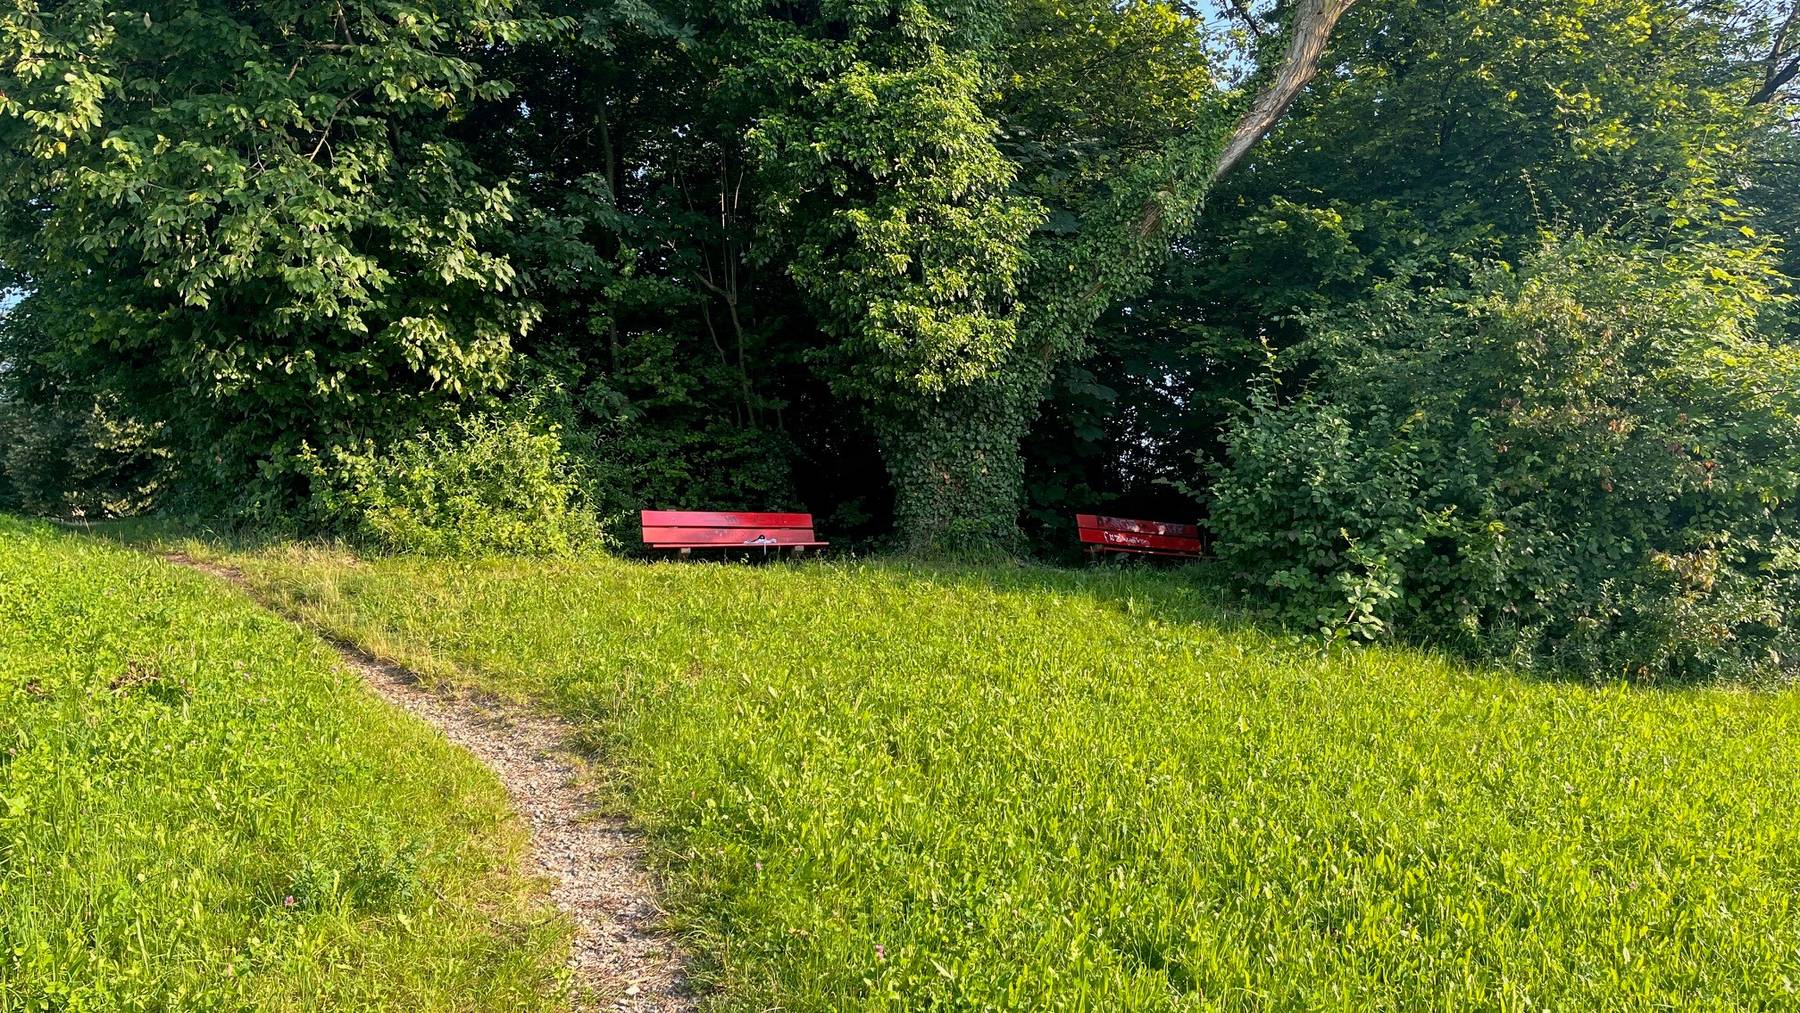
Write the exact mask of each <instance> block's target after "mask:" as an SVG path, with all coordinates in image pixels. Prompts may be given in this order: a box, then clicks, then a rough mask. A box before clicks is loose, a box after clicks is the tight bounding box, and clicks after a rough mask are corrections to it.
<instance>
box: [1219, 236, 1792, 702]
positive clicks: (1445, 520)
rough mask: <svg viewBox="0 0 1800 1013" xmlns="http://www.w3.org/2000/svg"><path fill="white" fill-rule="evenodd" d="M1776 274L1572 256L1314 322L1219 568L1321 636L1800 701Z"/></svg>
mask: <svg viewBox="0 0 1800 1013" xmlns="http://www.w3.org/2000/svg"><path fill="white" fill-rule="evenodd" d="M1764 267H1765V262H1764V260H1763V259H1762V258H1761V257H1759V256H1757V255H1755V254H1753V253H1744V252H1741V251H1731V250H1722V249H1717V248H1707V249H1702V250H1687V251H1674V252H1659V253H1652V252H1647V251H1642V250H1624V249H1619V248H1617V247H1615V246H1613V245H1611V244H1608V243H1605V242H1601V241H1597V240H1592V239H1575V240H1570V241H1567V242H1562V243H1558V244H1555V245H1552V246H1549V247H1547V248H1546V249H1544V250H1543V251H1542V252H1540V253H1539V254H1537V255H1536V256H1534V257H1532V258H1530V259H1529V260H1527V261H1526V262H1525V263H1524V264H1522V265H1521V266H1520V267H1519V268H1518V269H1516V270H1515V269H1512V268H1509V267H1506V266H1504V265H1497V266H1489V267H1485V268H1482V269H1480V270H1478V271H1477V272H1476V273H1475V275H1474V278H1473V281H1472V282H1471V284H1470V285H1469V286H1468V287H1466V288H1460V289H1441V288H1440V289H1427V290H1423V291H1418V290H1413V291H1396V292H1393V293H1387V294H1383V295H1381V296H1379V297H1377V298H1376V299H1375V300H1373V301H1372V302H1371V303H1370V304H1369V305H1366V306H1363V307H1360V308H1358V309H1356V310H1354V311H1351V312H1347V313H1343V314H1340V315H1337V316H1335V317H1333V318H1329V319H1324V320H1319V321H1315V322H1314V327H1313V330H1312V337H1311V338H1310V339H1309V340H1308V341H1307V342H1306V343H1305V344H1304V345H1303V346H1301V347H1300V348H1299V349H1297V350H1296V352H1295V354H1294V357H1293V358H1291V359H1289V360H1287V361H1285V362H1283V363H1281V364H1279V366H1278V372H1279V373H1280V374H1281V375H1282V376H1283V377H1284V378H1287V379H1290V380H1291V379H1294V378H1304V379H1305V386H1304V388H1303V389H1302V390H1301V392H1300V393H1299V395H1298V396H1296V397H1294V398H1292V399H1290V400H1289V401H1287V402H1285V403H1282V402H1280V401H1278V400H1277V399H1276V397H1275V396H1274V390H1275V388H1273V387H1271V388H1270V389H1269V390H1266V391H1264V392H1262V393H1260V394H1259V395H1258V396H1257V397H1256V398H1255V399H1253V402H1252V404H1251V407H1250V411H1249V412H1248V413H1247V414H1246V416H1245V417H1244V418H1243V419H1242V420H1241V421H1240V422H1239V423H1238V424H1237V425H1236V426H1234V427H1233V429H1232V430H1231V432H1230V433H1229V434H1228V438H1227V445H1228V464H1227V465H1226V467H1225V468H1224V470H1223V472H1222V474H1220V475H1219V476H1218V481H1217V483H1216V485H1215V488H1214V495H1215V497H1216V504H1217V505H1216V509H1215V513H1214V518H1213V524H1214V527H1215V528H1216V529H1217V531H1218V534H1219V549H1220V554H1221V556H1222V557H1223V558H1224V560H1225V561H1226V562H1227V563H1228V564H1229V565H1230V566H1231V568H1232V570H1233V571H1234V572H1235V573H1237V574H1238V575H1239V576H1240V578H1241V579H1243V580H1244V581H1245V582H1246V583H1247V584H1248V585H1250V586H1251V587H1252V588H1254V589H1255V590H1257V591H1259V592H1262V593H1265V594H1267V595H1269V596H1270V597H1271V598H1272V599H1273V600H1274V601H1275V602H1277V603H1278V606H1279V608H1280V609H1281V610H1282V612H1283V614H1284V616H1285V617H1286V618H1287V619H1289V620H1291V621H1294V622H1297V623H1303V624H1305V625H1307V626H1309V627H1320V628H1325V629H1327V630H1329V631H1333V632H1337V633H1340V634H1344V635H1351V636H1357V637H1363V638H1373V637H1376V636H1383V635H1388V634H1399V635H1402V636H1406V637H1409V638H1412V639H1420V640H1427V641H1433V642H1438V643H1442V644H1445V645H1448V646H1452V647H1455V648H1458V649H1462V650H1466V651H1472V652H1477V653H1482V654H1489V655H1496V654H1497V655H1504V656H1508V657H1510V658H1513V659H1515V660H1519V661H1522V662H1526V663H1529V664H1536V665H1544V666H1549V667H1554V668H1558V669H1564V670H1574V671H1581V672H1587V673H1594V674H1600V673H1610V674H1619V675H1628V676H1630V677H1634V678H1639V679H1645V680H1660V679H1671V678H1697V677H1708V676H1730V677H1736V678H1748V679H1759V678H1766V677H1770V676H1775V675H1785V674H1788V673H1791V672H1792V671H1793V670H1794V668H1795V661H1794V658H1795V655H1796V652H1797V651H1800V633H1797V632H1796V630H1795V629H1794V624H1793V623H1792V622H1791V617H1793V616H1794V614H1795V611H1796V609H1797V608H1800V565H1797V564H1800V548H1797V544H1800V543H1797V542H1796V540H1795V538H1796V534H1797V533H1800V515H1797V512H1796V506H1795V504H1796V497H1797V489H1800V422H1797V421H1796V420H1797V417H1800V416H1797V413H1800V349H1796V348H1794V347H1792V346H1791V345H1786V344H1782V343H1777V342H1773V341H1769V340H1765V339H1764V338H1762V337H1760V336H1759V331H1758V321H1759V320H1761V319H1765V318H1767V317H1768V316H1769V315H1770V314H1769V313H1768V310H1769V308H1770V307H1771V306H1777V305H1779V304H1780V303H1781V300H1780V299H1779V298H1777V297H1776V295H1775V294H1774V293H1773V292H1772V291H1771V290H1770V289H1769V287H1768V286H1767V283H1766V281H1765V278H1766V277H1768V276H1767V275H1766V274H1765V273H1764Z"/></svg>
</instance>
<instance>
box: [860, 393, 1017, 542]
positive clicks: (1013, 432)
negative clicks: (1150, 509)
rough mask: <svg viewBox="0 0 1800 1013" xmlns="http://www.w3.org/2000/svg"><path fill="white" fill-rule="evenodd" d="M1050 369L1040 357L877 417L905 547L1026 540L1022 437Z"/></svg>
mask: <svg viewBox="0 0 1800 1013" xmlns="http://www.w3.org/2000/svg"><path fill="white" fill-rule="evenodd" d="M1048 373H1049V370H1048V369H1047V368H1043V367H1040V366H1037V365H1036V364H1033V366H1031V367H1029V368H1027V369H1025V370H1023V371H1020V370H1008V371H1005V372H1003V373H1000V374H997V375H995V376H993V377H991V378H989V379H986V380H982V381H979V382H977V383H974V384H971V385H970V386H967V387H961V388H958V389H956V390H953V391H950V392H947V393H945V394H944V395H943V396H941V397H939V398H937V399H934V400H929V401H920V402H918V403H916V404H914V405H911V406H909V407H908V408H906V409H902V410H900V411H897V412H891V413H885V414H884V416H883V417H882V418H880V419H878V420H877V423H876V433H877V438H878V439H879V441H880V444H881V448H880V449H881V454H882V458H883V461H884V463H885V464H886V465H887V469H888V474H889V476H890V478H891V479H892V481H893V487H894V496H895V499H894V521H895V525H894V526H895V530H896V531H897V532H898V533H899V535H900V538H901V541H902V546H901V547H902V549H904V550H905V551H908V552H914V553H920V554H928V555H965V554H970V553H975V554H983V553H990V552H1000V553H1009V552H1013V551H1016V550H1017V549H1018V548H1019V544H1018V543H1019V512H1020V510H1021V508H1022V502H1023V497H1024V484H1025V463H1024V458H1023V457H1022V456H1021V454H1020V444H1021V443H1022V442H1023V440H1024V439H1025V434H1026V431H1027V430H1029V429H1030V428H1031V423H1032V421H1033V419H1034V418H1035V416H1036V413H1037V410H1038V406H1039V403H1040V402H1041V400H1042V397H1043V390H1044V386H1045V383H1046V382H1047V380H1048Z"/></svg>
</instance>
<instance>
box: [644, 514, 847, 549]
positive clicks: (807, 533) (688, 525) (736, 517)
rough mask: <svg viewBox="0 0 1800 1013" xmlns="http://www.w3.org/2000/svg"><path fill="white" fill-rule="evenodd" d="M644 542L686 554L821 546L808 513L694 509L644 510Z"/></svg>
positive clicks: (651, 545)
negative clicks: (705, 550)
mask: <svg viewBox="0 0 1800 1013" xmlns="http://www.w3.org/2000/svg"><path fill="white" fill-rule="evenodd" d="M643 519H644V544H645V545H647V546H649V547H650V548H652V549H675V550H677V551H679V552H680V553H681V554H682V555H684V556H686V555H688V554H690V553H692V552H693V551H694V550H695V549H762V550H763V551H764V553H765V554H766V553H768V552H769V551H771V550H773V551H776V552H779V551H781V550H782V549H792V550H793V551H794V553H795V554H800V553H803V552H805V551H806V550H807V549H822V548H824V547H825V546H826V545H829V544H830V543H829V542H821V541H819V539H818V536H817V535H815V534H813V519H812V514H745V513H707V512H703V511H694V510H645V511H643Z"/></svg>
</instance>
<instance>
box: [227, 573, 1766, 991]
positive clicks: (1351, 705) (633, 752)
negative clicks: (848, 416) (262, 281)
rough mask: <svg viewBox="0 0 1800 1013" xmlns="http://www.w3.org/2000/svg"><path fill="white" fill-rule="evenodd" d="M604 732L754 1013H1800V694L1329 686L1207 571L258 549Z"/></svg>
mask: <svg viewBox="0 0 1800 1013" xmlns="http://www.w3.org/2000/svg"><path fill="white" fill-rule="evenodd" d="M236 562H238V563H239V564H240V565H242V566H244V567H245V568H246V569H247V570H248V571H249V573H250V575H251V577H252V579H253V580H254V581H256V582H257V583H258V584H259V585H260V586H261V587H262V588H263V589H264V590H265V591H266V592H267V593H269V594H271V595H274V596H278V597H279V598H280V599H282V600H283V601H284V602H285V603H286V607H287V608H290V609H293V610H295V611H297V612H300V613H303V614H304V615H306V616H307V617H309V618H311V619H313V620H315V621H318V622H321V623H323V624H325V625H326V626H328V627H330V628H331V629H333V630H335V631H337V632H339V633H341V634H344V635H346V636H350V637H353V638H355V639H357V640H358V641H361V642H362V643H364V644H366V645H368V646H370V647H372V648H374V649H375V650H377V651H379V652H381V653H383V654H386V655H388V656H391V657H393V658H395V659H398V660H400V661H403V662H405V663H406V664H409V665H412V666H414V667H415V668H418V669H420V670H422V671H424V672H426V673H429V674H431V675H433V676H434V677H437V678H441V679H444V680H448V681H452V682H456V683H460V684H465V685H470V686H476V687H481V688H485V689H488V690H492V691H494V692H496V693H500V694H504V695H506V696H510V697H518V698H526V699H531V700H536V701H540V702H541V703H542V704H543V705H544V706H546V707H549V708H553V709H555V710H556V711H559V712H561V713H563V714H565V715H568V716H569V717H571V718H573V719H574V720H576V721H578V722H580V723H582V724H583V726H585V727H587V728H589V729H591V730H592V733H593V735H594V739H595V742H596V743H597V744H598V745H599V746H600V747H601V748H602V749H603V750H604V751H605V752H606V753H607V756H608V758H609V760H610V762H611V763H612V765H613V766H614V768H615V769H616V770H618V771H619V772H620V774H621V783H620V784H619V789H620V798H621V800H622V802H623V803H624V804H627V805H629V807H630V808H631V809H632V810H633V811H634V812H635V813H636V815H637V817H638V819H639V820H641V822H642V823H643V824H644V825H645V826H646V827H647V829H648V830H649V832H650V834H651V836H652V840H653V841H654V842H655V843H656V845H657V848H658V850H657V856H658V861H659V863H660V864H661V865H662V866H663V868H664V870H665V872H666V874H667V876H668V877H669V880H670V890H671V903H672V904H673V905H674V907H675V909H676V911H677V913H678V915H679V916H680V917H681V919H682V920H683V923H684V924H685V927H686V931H687V933H688V936H689V939H690V942H691V943H692V945H693V948H694V950H695V951H696V953H697V955H698V956H699V958H700V959H701V960H702V961H703V962H704V963H703V974H702V977H703V980H704V981H705V982H706V983H708V984H710V985H712V986H715V987H716V988H717V989H718V991H717V992H716V993H715V1001H716V1003H717V1005H718V1006H720V1007H722V1008H729V1009H745V1010H750V1009H774V1008H780V1009H789V1010H835V1009H900V1008H926V1007H944V1008H1007V1009H1095V1010H1099V1009H1105V1010H1176V1009H1215V1008H1224V1009H1232V1008H1241V1009H1299V1008H1309V1009H1344V1010H1366V1009H1389V1010H1425V1009H1443V1010H1463V1009H1513V1010H1525V1009H1564V1010H1566V1009H1606V1010H1627V1009H1662V1008H1683V1009H1757V1008H1763V1009H1777V1008H1781V1009H1791V1008H1795V1007H1796V1005H1797V1004H1800V995H1797V991H1796V990H1797V989H1800V796H1797V792H1800V762H1796V761H1797V751H1800V744H1797V742H1796V738H1797V736H1796V732H1797V731H1800V699H1797V698H1796V697H1795V696H1793V695H1791V694H1781V695H1778V694H1758V693H1753V692H1748V691H1741V690H1732V689H1690V690H1645V689H1639V688H1632V687H1626V686H1616V685H1614V686H1589V685H1580V684H1568V683H1548V682H1542V681H1533V680H1529V679H1524V678H1519V677H1514V676H1509V675H1507V674H1504V673H1498V672H1492V671H1477V670H1470V669H1468V668H1465V667H1459V666H1457V665H1454V664H1450V663H1447V662H1445V661H1441V660H1437V659H1434V658H1431V657H1428V656H1424V655H1420V654H1416V653H1411V652H1405V651H1399V650H1366V651H1352V652H1344V653H1340V654H1332V655H1329V656H1323V655H1320V654H1318V653H1316V652H1313V651H1311V650H1310V649H1308V648H1306V647H1305V646H1304V645H1299V644H1290V643H1287V642H1284V641H1283V640H1281V639H1279V638H1276V637H1273V636H1271V635H1268V634H1266V633H1263V632H1259V631H1258V630H1256V629H1254V628H1252V627H1249V626H1245V625H1242V624H1238V623H1234V622H1233V621H1231V620H1230V618H1229V617H1228V616H1227V615H1226V613H1224V612H1223V611H1222V610H1221V609H1220V608H1219V607H1218V605H1217V604H1216V602H1215V600H1214V598H1213V596H1212V595H1211V594H1209V593H1208V592H1206V591H1204V590H1202V589H1200V588H1199V587H1198V586H1197V585H1196V584H1195V582H1193V581H1192V580H1190V579H1189V578H1187V577H1184V576H1183V575H1180V574H1169V573H1164V572H1146V571H1142V570H1123V569H1113V568H1105V569H1100V570H1095V571H1089V572H1066V571H1053V570H1047V569H1040V568H1017V567H1001V568H971V569H954V568H951V569H943V568H930V567H922V566H912V565H905V564H898V563H861V562H833V563H826V564H807V565H797V566H786V565H778V566H762V567H748V566H720V565H706V564H689V565H683V564H657V565H646V564H642V563H632V562H624V561H618V560H611V559H594V560H584V561H579V562H569V563H526V562H484V563H447V562H427V561H419V560H408V559H383V560H376V561H368V562H364V561H358V560H355V559H353V558H350V557H348V556H346V555H343V554H340V553H333V552H328V551H308V550H299V549H290V550H271V551H264V552H258V553H249V554H240V555H239V556H238V557H237V558H236Z"/></svg>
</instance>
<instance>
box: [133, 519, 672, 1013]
mask: <svg viewBox="0 0 1800 1013" xmlns="http://www.w3.org/2000/svg"><path fill="white" fill-rule="evenodd" d="M165 558H167V559H168V560H169V561H170V562H173V563H178V564H180V565H182V566H186V567H189V568H191V569H195V570H199V571H200V572H202V573H206V574H210V575H211V576H214V577H217V578H219V579H221V580H225V581H229V582H231V583H232V584H235V585H237V586H238V587H239V588H243V589H245V590H246V591H248V590H249V587H248V583H247V582H246V581H245V579H244V575H243V574H242V573H240V572H239V571H237V570H234V569H231V568H229V567H224V566H219V565H216V564H212V563H204V562H200V561H198V560H195V559H192V558H190V557H188V556H185V555H181V554H171V555H169V556H167V557H165ZM326 639H327V640H328V641H329V642H330V643H331V644H332V645H333V646H335V647H336V648H337V651H338V654H339V655H340V656H342V658H343V661H344V664H345V665H347V666H349V668H350V669H351V670H352V671H354V672H356V673H357V674H359V675H361V676H362V677H363V679H364V681H365V682H367V683H368V685H369V688H370V689H373V690H374V691H375V692H376V694H378V695H379V696H381V698H382V699H384V700H386V701H388V702H389V703H391V704H393V705H394V706H396V707H399V708H401V709H402V710H405V711H407V712H408V713H410V714H412V715H414V716H416V717H418V718H420V719H421V720H423V721H425V722H426V723H427V724H429V725H431V726H432V727H433V728H436V729H437V730H438V731H440V732H442V733H443V735H444V737H445V738H447V739H449V740H450V741H451V742H453V743H455V744H456V745H457V746H459V747H461V748H463V749H465V750H467V751H468V752H470V753H473V754H474V755H475V757H476V759H479V760H480V761H481V762H482V763H483V764H485V765H486V766H487V767H488V769H490V770H492V771H493V772H494V773H495V774H496V775H497V776H498V777H499V778H500V781H501V783H502V784H504V785H505V786H506V792H507V794H508V795H509V796H511V798H512V804H513V808H514V809H515V810H517V812H518V813H519V815H520V816H521V817H523V818H524V820H525V822H526V824H527V825H528V826H529V828H530V831H531V851H532V858H533V860H534V862H535V864H536V865H537V867H538V868H539V869H540V870H541V872H542V873H543V874H544V875H546V876H548V877H550V878H551V880H552V881H553V882H554V884H555V885H554V887H552V889H551V893H550V896H551V899H552V900H553V901H554V902H555V904H556V906H557V907H558V908H559V909H561V910H562V911H564V912H566V913H567V914H568V915H569V917H570V918H571V919H573V921H574V922H575V943H574V947H573V949H572V951H571V953H570V954H569V967H570V969H571V970H572V971H573V972H574V975H575V979H576V981H577V982H578V983H579V984H580V985H582V986H583V987H584V989H585V990H589V991H591V993H592V1006H591V1007H590V1008H598V1009H603V1010H628V1011H632V1013H651V1011H677V1010H682V1011H685V1010H691V1009H693V1008H694V1003H693V1000H692V997H691V996H690V995H689V994H688V991H687V988H686V981H685V978H684V975H683V973H682V965H683V960H682V955H681V953H680V951H679V950H678V949H677V948H676V946H675V943H674V941H673V940H672V939H671V938H670V937H669V935H668V934H667V933H666V932H664V931H662V929H661V922H662V911H661V909H660V908H658V907H657V904H656V884H655V882H654V881H653V880H652V879H651V877H650V875H649V873H647V872H646V871H645V869H644V864H643V860H642V859H643V850H642V843H641V841H640V839H639V836H638V834H637V832H636V831H634V830H633V829H632V828H631V827H630V825H629V824H628V823H627V822H626V821H625V820H624V819H621V818H618V817H614V816H607V815H603V814H601V813H598V812H596V811H595V810H594V809H593V807H592V806H591V805H590V804H589V802H588V800H587V799H586V797H585V795H584V793H583V792H582V790H581V788H580V786H579V783H578V782H579V774H580V764H579V762H578V761H577V760H575V759H574V755H575V753H576V751H575V750H574V749H572V748H571V747H570V745H569V744H570V743H571V742H573V741H574V734H573V732H574V730H573V729H572V728H571V727H570V726H569V725H567V724H566V723H564V722H562V721H559V720H557V719H555V718H550V717H545V716H543V715H541V714H537V713H535V712H533V711H531V710H528V709H526V708H523V707H518V706H515V705H512V704H506V703H501V702H498V701H493V700H476V699H473V698H471V697H468V696H463V695H452V694H447V693H436V692H433V691H431V690H428V689H425V688H424V687H422V686H420V684H419V679H418V677H417V676H416V675H414V674H413V673H412V672H409V671H407V670H406V669H404V668H401V667H400V666H398V665H392V664H389V663H387V662H385V661H382V660H380V659H379V658H376V657H374V656H372V655H370V654H368V653H367V652H365V651H363V650H361V649H359V648H357V647H356V646H355V645H353V644H347V643H344V642H342V641H338V640H336V639H333V638H330V637H327V638H326ZM584 1005H586V1004H585V1003H584Z"/></svg>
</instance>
